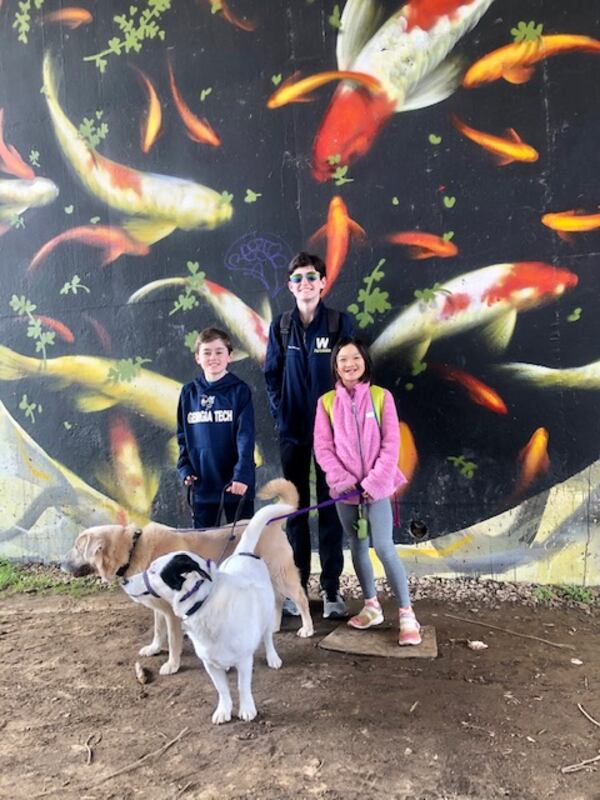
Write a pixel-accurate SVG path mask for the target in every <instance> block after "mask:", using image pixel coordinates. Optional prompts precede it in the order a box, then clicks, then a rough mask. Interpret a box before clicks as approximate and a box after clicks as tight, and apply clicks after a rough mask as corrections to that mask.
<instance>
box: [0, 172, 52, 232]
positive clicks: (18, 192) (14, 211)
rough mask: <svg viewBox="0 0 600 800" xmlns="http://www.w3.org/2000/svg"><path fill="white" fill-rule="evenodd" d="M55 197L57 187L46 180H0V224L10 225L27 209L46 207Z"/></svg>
mask: <svg viewBox="0 0 600 800" xmlns="http://www.w3.org/2000/svg"><path fill="white" fill-rule="evenodd" d="M57 197H58V187H57V186H56V184H55V183H53V182H52V181H51V180H49V179H48V178H31V179H29V180H25V179H18V178H17V179H15V180H12V179H6V180H5V179H0V223H10V222H11V220H13V219H15V218H16V217H18V216H19V215H20V214H23V213H24V212H25V211H27V209H29V208H40V207H41V206H47V205H48V204H49V203H52V201H53V200H56V198H57Z"/></svg>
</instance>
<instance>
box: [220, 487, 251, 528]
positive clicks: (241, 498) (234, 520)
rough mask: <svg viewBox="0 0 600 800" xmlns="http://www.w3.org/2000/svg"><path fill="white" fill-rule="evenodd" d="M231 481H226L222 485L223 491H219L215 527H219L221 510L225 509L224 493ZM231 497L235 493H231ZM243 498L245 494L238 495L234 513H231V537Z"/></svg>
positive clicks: (240, 510)
mask: <svg viewBox="0 0 600 800" xmlns="http://www.w3.org/2000/svg"><path fill="white" fill-rule="evenodd" d="M232 483H233V481H229V483H226V484H225V486H224V487H223V491H222V492H221V499H220V500H219V510H218V511H217V519H216V521H215V527H216V528H218V527H219V525H220V522H221V515H222V514H223V511H224V510H225V493H226V492H227V489H229V487H230V486H231V484H232ZM232 497H235V495H232ZM245 499H246V495H245V494H243V495H241V496H240V499H239V502H238V504H237V506H236V509H235V514H234V515H233V523H232V527H231V538H232V539H233V531H234V529H235V526H236V525H237V522H238V520H239V518H240V514H241V512H242V506H243V505H244V500H245ZM223 527H224V526H223Z"/></svg>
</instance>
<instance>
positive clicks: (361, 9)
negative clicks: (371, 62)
mask: <svg viewBox="0 0 600 800" xmlns="http://www.w3.org/2000/svg"><path fill="white" fill-rule="evenodd" d="M385 17H386V10H385V6H384V4H383V3H382V2H380V0H348V2H347V3H346V5H345V6H344V11H343V12H342V18H341V20H340V24H341V27H340V32H339V34H338V38H337V46H336V56H337V63H338V68H339V69H350V65H351V64H352V62H353V61H354V59H355V58H356V57H357V56H358V54H359V53H360V51H361V50H362V49H363V47H364V46H365V44H366V43H367V42H368V41H369V39H370V38H371V36H373V35H374V34H375V33H377V30H378V29H379V27H380V26H381V24H382V23H383V20H384V18H385Z"/></svg>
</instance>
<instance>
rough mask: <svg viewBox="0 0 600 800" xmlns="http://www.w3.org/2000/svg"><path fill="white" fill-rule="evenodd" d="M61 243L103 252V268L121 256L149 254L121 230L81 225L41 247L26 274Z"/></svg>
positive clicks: (144, 246)
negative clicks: (85, 246) (70, 243)
mask: <svg viewBox="0 0 600 800" xmlns="http://www.w3.org/2000/svg"><path fill="white" fill-rule="evenodd" d="M63 242H83V244H87V245H90V247H98V248H100V249H101V250H103V251H104V254H103V257H102V261H101V266H103V267H105V266H106V265H107V264H112V262H113V261H116V260H117V258H120V256H122V255H130V256H146V255H148V253H149V252H150V248H149V247H148V245H146V244H142V243H141V242H138V241H136V240H135V239H133V238H132V237H131V236H130V235H129V234H128V233H127V231H125V230H123V228H118V227H113V226H111V225H81V226H79V227H77V228H69V230H67V231H64V232H63V233H59V234H58V236H55V237H54V238H53V239H50V241H49V242H46V244H44V245H42V247H40V249H39V250H38V251H37V253H36V254H35V255H34V257H33V258H32V259H31V263H30V264H29V266H28V267H27V272H33V271H34V270H35V269H37V268H38V267H39V266H40V264H41V263H42V262H43V261H45V260H46V259H47V258H48V256H49V255H50V253H52V251H53V250H55V249H56V248H57V247H58V246H59V245H60V244H63Z"/></svg>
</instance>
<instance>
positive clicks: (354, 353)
mask: <svg viewBox="0 0 600 800" xmlns="http://www.w3.org/2000/svg"><path fill="white" fill-rule="evenodd" d="M335 369H336V372H337V374H338V378H339V379H340V380H341V382H342V383H343V384H344V386H345V387H346V389H353V388H354V387H355V386H356V384H357V383H360V381H361V378H362V377H363V375H364V374H365V360H364V358H363V357H362V356H361V354H360V351H359V349H358V347H356V345H354V344H347V345H345V346H344V347H342V348H341V349H340V351H339V353H338V354H337V358H336V360H335Z"/></svg>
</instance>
